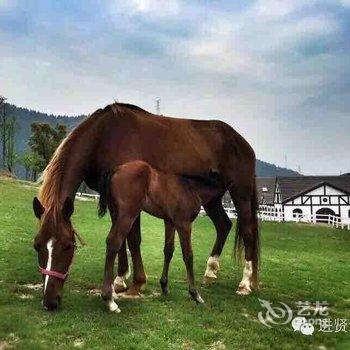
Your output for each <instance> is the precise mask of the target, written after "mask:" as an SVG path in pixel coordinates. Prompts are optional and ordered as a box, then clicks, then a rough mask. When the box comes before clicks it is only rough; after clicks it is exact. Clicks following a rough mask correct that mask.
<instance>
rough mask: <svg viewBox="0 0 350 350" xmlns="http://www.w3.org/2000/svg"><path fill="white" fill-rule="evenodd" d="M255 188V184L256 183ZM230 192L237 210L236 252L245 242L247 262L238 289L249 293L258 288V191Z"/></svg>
mask: <svg viewBox="0 0 350 350" xmlns="http://www.w3.org/2000/svg"><path fill="white" fill-rule="evenodd" d="M254 188H255V184H254ZM230 194H231V196H232V199H233V201H234V204H235V207H236V210H237V216H238V217H237V232H236V242H235V246H236V252H237V251H238V253H239V251H240V247H241V246H242V243H243V244H244V255H245V264H244V268H243V277H242V280H241V282H240V283H239V285H238V289H237V291H236V293H237V294H239V295H248V294H250V293H251V291H252V289H253V288H255V289H256V288H257V287H258V286H257V278H258V263H259V230H258V219H257V216H256V211H257V201H256V192H255V189H253V191H249V190H247V191H244V190H243V191H242V190H241V191H235V190H234V189H231V190H230Z"/></svg>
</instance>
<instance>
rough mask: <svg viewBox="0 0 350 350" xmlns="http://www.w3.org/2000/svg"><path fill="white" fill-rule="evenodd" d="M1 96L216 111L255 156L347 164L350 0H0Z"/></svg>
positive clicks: (76, 108)
mask: <svg viewBox="0 0 350 350" xmlns="http://www.w3.org/2000/svg"><path fill="white" fill-rule="evenodd" d="M0 95H4V96H6V97H7V98H8V101H9V102H10V103H13V104H16V105H18V106H23V107H27V108H30V109H35V110H39V111H43V112H47V113H52V114H67V115H79V114H90V113H92V112H93V111H94V110H96V109H98V108H100V107H103V106H105V105H107V104H109V103H111V102H113V101H114V100H117V101H120V102H129V103H133V104H136V105H138V106H140V107H143V108H145V109H147V110H149V111H151V112H155V111H156V99H157V98H160V99H161V102H160V108H161V113H162V114H164V115H170V116H178V117H184V118H185V117H186V118H195V119H221V120H223V121H225V122H227V123H229V124H230V125H232V126H233V127H234V128H235V129H236V130H237V131H238V132H240V133H241V134H242V135H243V136H244V137H245V138H246V139H247V140H248V141H249V142H250V144H251V145H252V146H253V148H254V150H255V153H256V155H257V157H258V158H259V159H262V160H264V161H268V162H272V163H275V164H277V165H280V166H285V165H287V166H288V167H289V168H292V169H294V170H298V169H300V170H301V172H302V173H303V174H308V175H313V174H335V175H337V174H339V173H341V172H342V173H344V172H350V154H349V151H350V0H332V1H331V0H320V1H314V0H306V1H303V0H294V1H291V0H283V1H271V0H261V1H260V0H257V1H232V0H231V1H205V0H198V1H188V0H187V1H181V0H168V1H161V0H158V1H154V0H130V1H117V0H114V1H97V0H96V1H92V0H84V1H83V0H81V1H77V0H69V1H67V0H61V1H53V0H52V1H50V0H49V1H44V0H41V1H32V0H0Z"/></svg>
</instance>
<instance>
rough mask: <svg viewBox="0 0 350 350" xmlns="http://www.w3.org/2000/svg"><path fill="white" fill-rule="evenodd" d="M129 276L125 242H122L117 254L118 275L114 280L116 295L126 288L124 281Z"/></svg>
mask: <svg viewBox="0 0 350 350" xmlns="http://www.w3.org/2000/svg"><path fill="white" fill-rule="evenodd" d="M128 276H129V263H128V254H127V251H126V241H125V240H124V242H123V244H122V246H121V248H120V250H119V253H118V274H117V277H116V278H115V279H114V283H113V284H114V291H115V292H116V293H121V292H124V291H125V290H126V289H127V288H128V287H127V285H126V281H125V280H126V279H127V278H128Z"/></svg>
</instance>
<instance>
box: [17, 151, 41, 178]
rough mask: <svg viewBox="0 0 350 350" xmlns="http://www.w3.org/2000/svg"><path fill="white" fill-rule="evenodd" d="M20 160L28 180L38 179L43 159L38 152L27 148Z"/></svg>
mask: <svg viewBox="0 0 350 350" xmlns="http://www.w3.org/2000/svg"><path fill="white" fill-rule="evenodd" d="M20 162H21V164H22V165H23V166H24V168H25V170H26V180H33V181H36V179H37V174H38V172H39V171H40V169H41V160H40V158H39V156H38V155H37V154H36V153H34V152H31V151H29V150H27V151H26V152H24V153H23V154H22V157H21V158H20Z"/></svg>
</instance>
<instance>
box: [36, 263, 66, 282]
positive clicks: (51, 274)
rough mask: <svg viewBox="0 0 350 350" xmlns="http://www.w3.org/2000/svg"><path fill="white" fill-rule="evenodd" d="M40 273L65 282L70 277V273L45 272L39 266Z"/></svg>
mask: <svg viewBox="0 0 350 350" xmlns="http://www.w3.org/2000/svg"><path fill="white" fill-rule="evenodd" d="M39 272H40V273H41V274H42V275H48V276H52V277H56V278H58V279H60V280H63V281H64V280H65V279H66V278H67V276H68V271H67V272H66V273H61V272H57V271H53V270H45V269H43V268H42V267H41V266H39Z"/></svg>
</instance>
